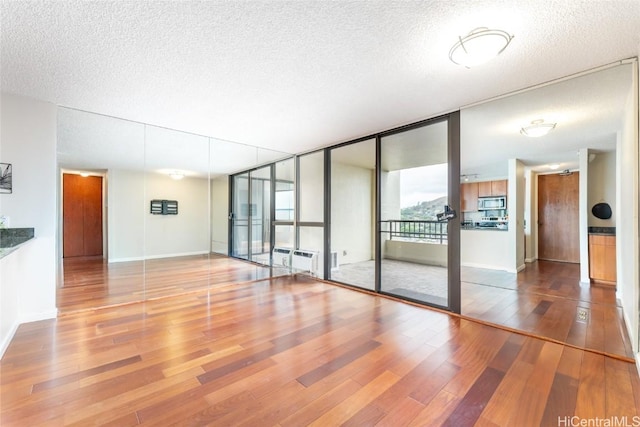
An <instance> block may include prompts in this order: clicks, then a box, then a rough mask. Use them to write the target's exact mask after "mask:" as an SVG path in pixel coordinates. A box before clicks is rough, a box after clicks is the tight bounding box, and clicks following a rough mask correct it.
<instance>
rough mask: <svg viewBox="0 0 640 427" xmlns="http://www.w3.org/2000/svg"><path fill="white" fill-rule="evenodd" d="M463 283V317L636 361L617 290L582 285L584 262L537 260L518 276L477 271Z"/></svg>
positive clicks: (469, 273) (469, 275)
mask: <svg viewBox="0 0 640 427" xmlns="http://www.w3.org/2000/svg"><path fill="white" fill-rule="evenodd" d="M472 270H473V271H472V272H467V273H466V274H465V277H464V279H465V281H463V282H462V314H463V315H465V316H468V317H471V318H475V319H479V320H482V321H485V322H489V323H493V324H497V325H501V326H506V327H508V328H513V329H517V330H521V331H525V332H528V333H531V334H535V335H539V336H542V337H546V338H549V339H551V340H557V341H561V342H563V343H567V344H570V345H574V346H577V347H580V348H585V349H590V350H594V351H597V352H601V353H604V354H608V355H612V356H619V357H623V358H628V359H629V360H633V350H632V348H631V341H630V340H629V337H628V334H627V331H626V328H625V326H624V316H623V313H622V307H621V305H620V304H619V302H618V301H617V300H616V292H615V289H614V288H612V287H609V286H594V285H591V286H589V285H581V284H580V266H579V264H571V263H562V262H553V261H537V262H534V263H531V264H527V267H526V269H525V270H524V271H522V272H520V273H518V274H517V275H515V274H508V273H504V274H502V275H500V274H496V273H495V272H492V271H491V270H489V272H488V273H487V274H488V275H487V276H486V277H485V275H484V272H483V271H482V270H481V269H472Z"/></svg>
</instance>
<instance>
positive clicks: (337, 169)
mask: <svg viewBox="0 0 640 427" xmlns="http://www.w3.org/2000/svg"><path fill="white" fill-rule="evenodd" d="M330 164H331V181H330V182H331V186H330V192H331V209H330V215H331V250H330V253H329V263H330V264H329V277H328V278H329V279H331V280H335V281H338V282H341V283H345V284H349V285H354V286H358V287H361V288H365V289H370V290H373V289H375V239H374V234H375V206H376V186H375V182H376V140H375V138H372V139H368V140H366V141H362V142H357V143H353V144H349V145H343V146H340V147H336V148H332V149H331V150H330Z"/></svg>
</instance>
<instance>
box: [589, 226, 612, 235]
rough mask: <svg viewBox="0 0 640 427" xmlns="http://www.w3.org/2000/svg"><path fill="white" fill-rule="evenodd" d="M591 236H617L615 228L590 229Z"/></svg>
mask: <svg viewBox="0 0 640 427" xmlns="http://www.w3.org/2000/svg"><path fill="white" fill-rule="evenodd" d="M588 231H589V234H597V235H604V236H615V235H616V228H615V227H589V228H588Z"/></svg>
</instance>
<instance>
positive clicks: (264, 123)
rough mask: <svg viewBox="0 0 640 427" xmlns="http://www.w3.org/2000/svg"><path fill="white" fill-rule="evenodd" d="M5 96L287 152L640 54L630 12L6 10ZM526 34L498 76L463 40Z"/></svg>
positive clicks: (629, 7)
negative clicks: (454, 56) (462, 48)
mask: <svg viewBox="0 0 640 427" xmlns="http://www.w3.org/2000/svg"><path fill="white" fill-rule="evenodd" d="M1 11H2V17H1V19H2V27H1V28H2V30H1V31H2V39H1V42H2V46H1V48H2V52H1V67H2V69H1V72H2V80H1V85H2V90H3V91H6V92H11V93H16V94H21V95H26V96H30V97H34V98H38V99H42V100H46V101H50V102H53V103H56V104H59V105H63V106H69V107H73V108H77V109H81V110H87V111H93V112H98V113H101V114H106V115H111V116H115V117H123V118H126V119H130V120H135V121H140V122H145V123H150V124H155V125H160V126H165V127H168V128H173V129H178V130H184V131H189V132H194V133H198V134H202V135H208V136H212V137H217V138H221V139H225V140H231V141H239V142H243V143H247V144H252V145H256V146H261V147H267V148H272V149H275V150H281V151H287V152H292V153H296V152H301V151H305V150H309V149H311V148H315V147H319V146H324V145H328V144H332V143H336V142H341V141H345V140H349V139H352V138H355V137H359V136H363V135H367V134H371V133H373V132H376V131H379V130H384V129H389V128H392V127H395V126H397V125H401V124H405V123H410V122H413V121H416V120H418V119H421V118H427V117H432V116H434V115H436V114H439V113H442V112H447V111H451V110H454V109H458V108H460V107H461V106H464V105H467V104H470V103H474V102H477V101H480V100H483V99H487V98H490V97H492V96H495V95H498V94H503V93H507V92H511V91H513V90H516V89H521V88H524V87H528V86H531V85H534V84H537V83H540V82H544V81H549V80H552V79H555V78H558V77H562V76H566V75H570V74H572V73H575V72H578V71H582V70H586V69H590V68H593V67H596V66H600V65H603V64H607V63H611V62H614V61H617V60H620V59H624V58H628V57H632V56H637V55H638V53H639V50H640V49H639V46H640V31H638V28H640V2H638V1H637V0H629V1H594V0H588V1H581V0H572V1H566V0H562V1H556V0H545V1H539V0H534V1H530V0H527V1H513V0H490V1H468V0H466V1H388V0H385V1H366V2H364V1H292V2H281V1H255V2H251V1H250V2H233V1H209V2H200V1H198V2H190V1H187V2H159V1H152V2H142V1H133V2H129V1H117V2H116V1H113V2H110V1H104V2H86V1H65V2H35V1H34V2H31V1H29V2H20V1H11V2H9V1H2V3H1ZM479 26H488V27H496V28H501V29H504V30H506V31H508V32H510V33H512V34H514V35H515V38H514V40H513V42H512V44H511V45H510V46H509V48H508V49H507V50H506V51H505V52H503V54H501V55H500V56H499V57H498V58H496V59H495V60H494V61H492V62H490V63H488V64H485V65H484V66H481V67H477V68H473V69H466V68H463V67H459V66H456V65H455V64H453V63H451V62H450V61H449V60H448V51H449V48H450V47H451V45H452V44H453V43H454V42H455V40H456V38H457V37H458V36H459V35H464V34H466V33H467V32H469V31H470V30H472V29H474V28H476V27H479Z"/></svg>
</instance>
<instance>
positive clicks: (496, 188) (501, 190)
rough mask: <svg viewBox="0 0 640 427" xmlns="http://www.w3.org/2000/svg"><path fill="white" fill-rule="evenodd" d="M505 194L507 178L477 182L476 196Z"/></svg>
mask: <svg viewBox="0 0 640 427" xmlns="http://www.w3.org/2000/svg"><path fill="white" fill-rule="evenodd" d="M506 195H507V180H506V179H501V180H497V181H483V182H479V183H478V197H493V196H506Z"/></svg>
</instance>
